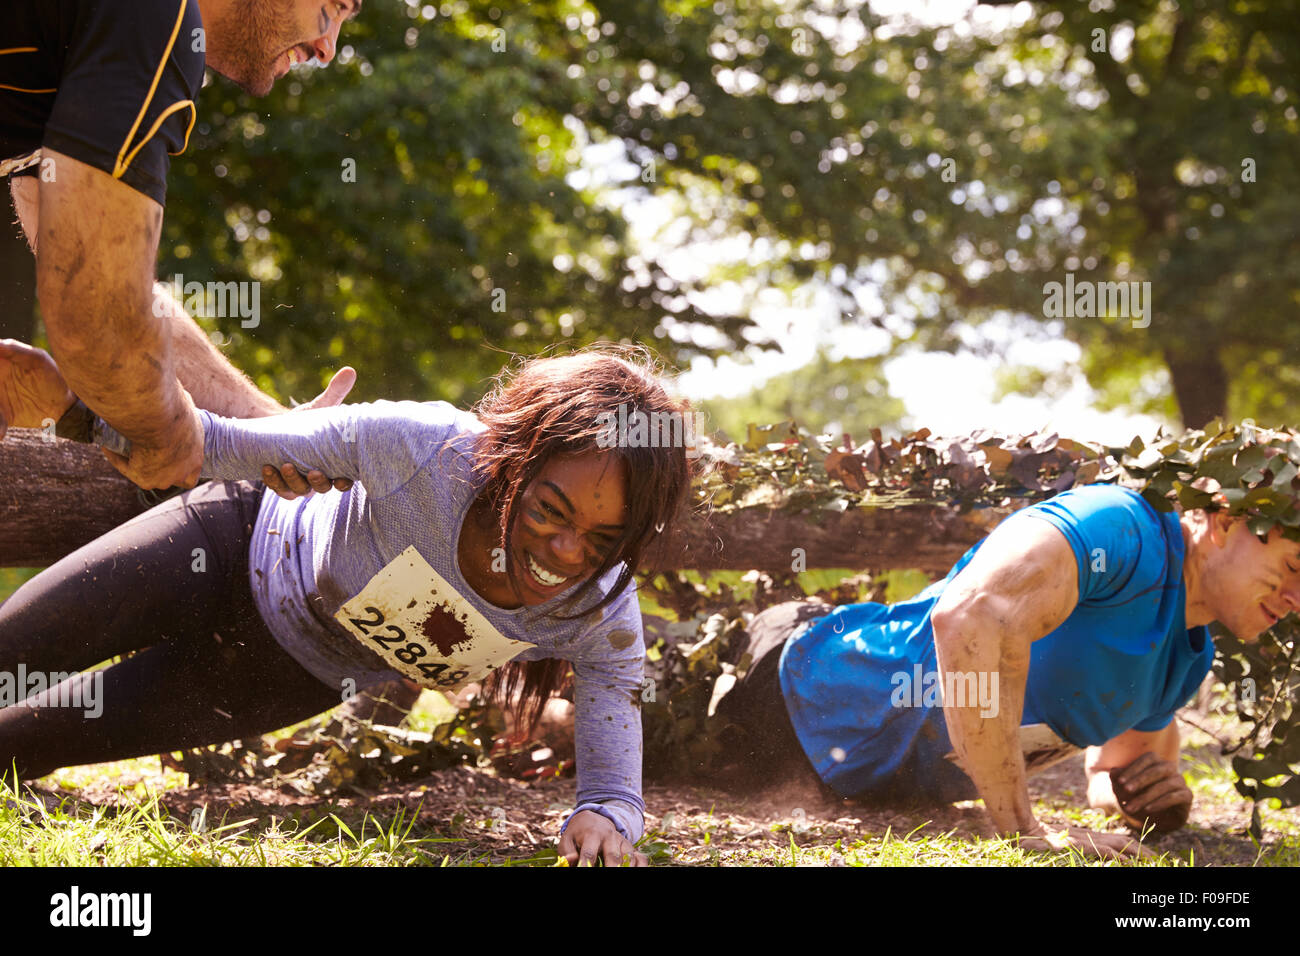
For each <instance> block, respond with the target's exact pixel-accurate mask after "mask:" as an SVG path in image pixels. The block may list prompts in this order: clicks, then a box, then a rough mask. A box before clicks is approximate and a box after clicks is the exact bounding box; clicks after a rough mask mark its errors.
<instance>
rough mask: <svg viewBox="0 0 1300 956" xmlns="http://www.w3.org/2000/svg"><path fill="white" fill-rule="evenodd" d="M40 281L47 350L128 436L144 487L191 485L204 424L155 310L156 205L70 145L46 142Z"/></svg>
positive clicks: (131, 473) (133, 473)
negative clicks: (56, 147)
mask: <svg viewBox="0 0 1300 956" xmlns="http://www.w3.org/2000/svg"><path fill="white" fill-rule="evenodd" d="M45 160H46V161H47V162H50V163H52V166H51V167H50V168H51V169H52V170H53V172H54V175H52V176H50V177H49V178H48V179H46V178H45V177H42V178H41V182H40V184H39V190H40V201H39V206H38V209H39V213H38V217H39V218H38V227H37V241H36V244H35V246H36V288H37V294H38V296H39V297H40V301H41V312H42V314H43V315H44V317H45V331H46V335H47V337H48V338H49V342H50V351H51V353H52V354H53V356H54V359H55V361H57V362H58V364H59V369H60V371H61V372H62V374H63V377H64V378H65V379H66V380H67V383H68V386H69V387H70V388H71V389H72V391H73V392H75V393H76V394H77V395H78V396H79V397H80V398H81V399H82V401H84V402H85V403H86V404H87V405H89V406H90V407H91V408H92V409H94V410H95V411H96V412H97V413H98V414H99V415H100V416H101V417H103V418H104V419H105V420H106V421H108V422H110V423H111V424H112V425H113V426H114V427H115V428H116V429H118V431H120V432H122V433H123V434H124V435H125V436H126V437H127V438H129V439H131V441H132V443H133V446H134V447H133V450H132V453H131V459H130V466H129V468H125V469H124V468H123V467H122V465H121V464H120V462H117V463H116V464H118V467H119V469H120V470H123V471H124V473H125V474H126V475H127V477H128V478H130V479H131V480H132V481H135V482H136V483H137V484H139V485H141V486H142V487H146V488H165V487H168V486H171V485H185V486H189V485H193V484H194V483H195V481H197V480H198V476H199V469H200V467H201V465H202V462H203V433H202V430H201V429H200V428H199V427H198V424H197V416H196V415H195V413H194V406H193V403H192V401H191V400H190V397H189V395H188V394H187V393H186V391H185V389H184V388H182V387H181V385H180V383H179V381H178V380H177V378H176V374H175V365H174V358H173V349H172V336H171V330H170V325H171V321H170V320H168V319H163V318H161V317H159V316H156V315H154V312H153V286H154V275H153V272H154V262H155V259H156V257H157V253H158V237H159V234H160V232H161V228H162V207H161V206H159V205H158V204H157V203H156V202H154V201H153V200H152V199H150V198H149V197H147V196H145V195H143V194H142V193H139V192H137V191H136V190H134V189H132V188H131V187H130V186H128V185H126V184H125V183H123V182H120V181H118V180H115V179H113V178H112V177H111V176H108V175H106V174H105V173H103V172H102V171H100V170H98V169H94V168H93V167H91V166H87V165H86V164H84V163H81V162H78V161H77V160H75V159H73V158H72V157H70V156H66V155H63V154H61V153H58V152H56V151H53V150H47V151H46V155H45Z"/></svg>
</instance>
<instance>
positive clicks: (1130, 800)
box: [1110, 753, 1192, 833]
mask: <svg viewBox="0 0 1300 956" xmlns="http://www.w3.org/2000/svg"><path fill="white" fill-rule="evenodd" d="M1110 785H1111V789H1112V790H1114V791H1115V800H1116V802H1117V803H1118V804H1119V812H1120V816H1122V817H1123V818H1124V822H1125V823H1127V824H1128V825H1129V826H1130V827H1132V828H1133V829H1135V830H1138V831H1139V832H1140V831H1142V830H1147V829H1151V830H1154V831H1155V832H1156V833H1170V832H1172V831H1174V830H1177V829H1179V828H1180V827H1182V826H1183V825H1184V824H1185V823H1187V818H1188V816H1189V815H1190V814H1191V810H1192V790H1191V788H1190V787H1188V786H1187V781H1185V780H1184V779H1183V775H1182V774H1181V773H1179V772H1178V766H1177V765H1176V764H1173V763H1170V762H1169V761H1167V760H1161V759H1160V758H1159V757H1157V756H1156V755H1155V754H1153V753H1144V754H1143V755H1142V756H1140V757H1138V758H1137V759H1136V760H1134V761H1133V762H1132V763H1130V764H1129V765H1128V766H1127V767H1121V768H1120V769H1118V770H1112V771H1110Z"/></svg>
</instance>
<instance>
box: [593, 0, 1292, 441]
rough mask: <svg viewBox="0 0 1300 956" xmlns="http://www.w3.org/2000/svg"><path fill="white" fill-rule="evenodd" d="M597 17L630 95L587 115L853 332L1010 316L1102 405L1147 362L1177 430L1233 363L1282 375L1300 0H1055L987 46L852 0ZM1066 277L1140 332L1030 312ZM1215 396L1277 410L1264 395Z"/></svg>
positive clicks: (922, 332)
mask: <svg viewBox="0 0 1300 956" xmlns="http://www.w3.org/2000/svg"><path fill="white" fill-rule="evenodd" d="M985 6H1004V5H1003V4H996V3H994V4H985ZM597 7H598V9H599V10H600V12H601V15H602V18H603V19H604V20H605V21H607V22H609V23H611V24H613V25H614V26H615V29H614V30H613V32H612V34H611V38H610V39H609V40H608V41H606V45H607V46H608V47H614V46H615V45H617V49H618V50H619V51H620V52H621V54H622V57H621V59H618V60H616V59H614V58H602V59H601V60H600V61H599V62H598V64H597V66H596V69H598V70H601V71H602V75H604V76H606V77H608V78H609V80H610V83H611V89H612V90H615V91H617V90H618V89H620V88H621V89H623V90H625V91H627V92H626V94H625V95H624V96H619V97H616V96H614V95H611V96H610V97H609V98H608V102H600V101H597V102H596V103H595V107H596V110H595V112H594V113H593V114H590V115H588V116H584V119H585V120H586V121H587V122H589V123H591V124H593V125H599V126H600V127H602V128H604V129H606V130H608V131H610V132H611V133H613V134H615V135H619V136H622V137H623V138H624V139H625V141H627V142H628V143H629V147H630V148H632V149H634V150H637V151H640V152H645V151H649V152H650V153H652V154H653V155H654V156H655V157H657V158H658V159H661V160H662V161H663V162H664V163H665V164H668V165H669V166H671V169H670V170H669V172H667V173H666V174H665V178H666V179H673V180H674V181H682V182H684V181H687V180H688V179H689V178H690V177H697V178H704V179H707V180H709V181H711V182H713V183H715V184H717V185H718V187H719V188H720V189H721V190H722V192H723V194H724V195H725V196H727V197H728V201H727V202H719V203H717V204H716V207H715V208H710V209H708V210H707V212H708V214H709V216H710V217H711V218H712V219H713V220H714V223H713V225H714V226H715V227H716V219H717V217H718V216H719V215H726V216H727V217H728V219H729V220H730V222H731V230H732V231H740V232H741V233H742V234H749V235H753V236H755V237H764V238H769V239H771V240H772V242H773V243H774V245H775V246H776V248H777V249H778V250H779V251H781V255H779V256H778V257H776V259H774V261H773V262H772V263H769V264H768V271H769V274H770V275H771V276H773V277H774V278H776V277H780V276H781V275H783V274H786V275H791V276H793V277H794V278H796V279H804V278H808V277H811V276H814V275H816V276H820V277H821V278H823V279H824V280H826V281H829V282H830V283H832V284H833V285H834V286H835V287H836V288H837V289H839V290H840V291H841V292H842V293H843V312H844V315H845V317H846V319H848V320H851V321H874V322H879V323H881V324H884V325H886V327H889V328H890V329H891V330H892V331H894V332H895V333H896V334H897V335H899V336H900V338H907V337H910V336H916V337H917V338H918V339H919V340H920V341H921V342H922V343H924V344H925V345H927V346H929V347H932V348H953V347H955V346H956V345H957V343H958V341H959V333H960V330H961V329H962V328H963V326H964V325H965V323H968V322H978V321H980V320H982V319H985V318H988V317H990V316H992V315H994V314H996V313H997V312H999V311H1000V310H1007V309H1010V310H1018V311H1021V312H1023V313H1026V314H1028V315H1030V316H1034V317H1039V318H1041V319H1043V320H1044V321H1048V322H1050V323H1052V328H1060V329H1061V330H1062V331H1063V333H1064V334H1066V335H1068V336H1070V337H1071V338H1072V339H1074V340H1075V341H1077V342H1079V343H1080V344H1081V345H1083V346H1084V347H1085V349H1086V350H1087V352H1088V353H1089V355H1090V361H1089V362H1088V363H1087V368H1088V371H1089V374H1090V377H1091V378H1092V379H1093V380H1094V382H1095V383H1097V384H1099V385H1101V386H1102V387H1103V388H1104V389H1106V390H1108V391H1110V392H1112V393H1114V392H1119V391H1124V390H1130V391H1131V386H1129V385H1128V384H1127V383H1124V382H1114V383H1112V382H1111V379H1112V378H1113V377H1114V376H1115V375H1119V376H1121V377H1122V376H1124V375H1126V374H1128V373H1127V371H1126V369H1129V368H1131V367H1132V365H1131V364H1130V362H1136V363H1137V366H1138V367H1140V368H1154V369H1157V370H1158V369H1159V368H1160V366H1163V367H1164V369H1166V370H1167V372H1168V374H1169V375H1170V379H1171V382H1172V387H1173V390H1174V392H1175V393H1176V396H1177V399H1178V403H1179V406H1180V409H1181V412H1182V414H1183V417H1184V419H1185V420H1186V421H1187V422H1188V423H1189V424H1194V425H1200V424H1203V423H1204V422H1205V421H1207V420H1208V419H1209V418H1211V417H1213V416H1214V415H1215V414H1219V413H1222V412H1224V411H1225V406H1226V402H1227V399H1228V395H1229V391H1228V387H1229V386H1228V380H1229V371H1230V370H1235V369H1236V368H1238V367H1239V366H1240V365H1241V363H1242V362H1243V361H1245V360H1247V359H1248V360H1249V361H1250V362H1252V363H1253V364H1254V366H1255V371H1256V374H1257V375H1258V376H1262V377H1263V378H1264V380H1265V381H1267V379H1268V377H1269V376H1273V375H1276V374H1277V373H1278V372H1279V370H1280V369H1281V368H1283V367H1284V365H1285V362H1286V355H1287V352H1286V350H1287V349H1289V348H1291V347H1292V346H1293V344H1294V342H1293V338H1294V336H1295V334H1296V333H1295V332H1294V331H1293V323H1291V322H1289V321H1287V317H1288V316H1289V315H1290V313H1291V311H1292V310H1293V308H1294V304H1295V301H1296V296H1297V292H1298V291H1300V281H1297V280H1298V279H1300V276H1298V275H1297V271H1296V270H1297V267H1296V265H1295V261H1296V256H1295V251H1296V246H1297V235H1296V226H1295V223H1296V221H1297V213H1298V212H1300V199H1298V198H1297V197H1300V171H1298V170H1297V167H1296V164H1295V163H1294V162H1293V157H1294V155H1295V150H1296V146H1297V139H1296V134H1297V117H1296V109H1295V95H1296V94H1295V91H1294V89H1293V86H1294V70H1293V69H1292V68H1291V66H1290V63H1291V62H1292V61H1293V60H1294V51H1295V49H1296V46H1297V40H1298V39H1300V19H1298V18H1297V16H1296V14H1297V12H1298V11H1300V7H1298V6H1297V4H1296V3H1295V2H1280V3H1267V4H1265V3H1248V4H1241V3H1229V2H1227V0H1188V2H1183V3H1172V2H1168V0H1160V2H1157V0H1138V2H1133V3H1123V4H1115V3H1093V4H1084V3H1079V2H1076V0H1061V2H1056V3H1037V4H1034V5H1033V7H1032V15H1031V16H1030V18H1029V19H1028V20H1027V21H1026V22H1024V23H1023V24H1022V25H1020V26H1018V27H1014V28H1011V29H1008V30H1006V31H1005V32H1004V33H1002V34H1000V35H994V36H978V35H974V34H972V33H970V32H969V31H965V32H962V31H959V30H957V29H952V28H942V29H938V30H915V31H912V32H907V33H896V32H895V33H890V32H888V31H887V30H886V28H885V27H884V26H883V25H882V24H881V23H880V22H879V21H878V20H876V19H875V18H873V17H872V15H871V13H870V11H869V9H868V8H866V7H863V6H860V5H856V4H852V3H829V4H821V3H818V4H812V3H796V4H788V5H782V6H780V7H779V8H778V7H777V6H776V5H774V4H770V3H765V2H746V0H723V2H720V3H689V2H679V3H674V4H671V5H667V4H664V5H661V4H647V3H643V2H640V0H609V2H601V3H598V4H597ZM1126 38H1127V39H1129V40H1131V42H1128V43H1127V44H1125V40H1126ZM1121 47H1125V48H1124V49H1121ZM630 59H636V60H638V61H640V62H641V63H642V64H643V67H642V69H640V70H639V71H638V73H637V74H636V75H635V76H634V77H631V78H629V77H627V76H626V74H625V71H624V69H623V67H622V66H621V62H622V61H623V60H630ZM620 81H621V84H620ZM646 85H648V86H649V87H651V88H652V89H653V94H651V93H649V92H646V91H645V90H644V89H643V87H645V86H646ZM633 90H641V92H640V93H639V94H638V96H637V97H636V98H635V99H634V97H633V96H632V91H633ZM646 102H657V103H658V105H657V106H655V107H653V108H650V107H646V106H643V105H639V104H644V103H646ZM1248 161H1249V162H1248ZM1065 272H1075V273H1077V274H1078V275H1077V277H1078V278H1079V279H1087V280H1091V281H1119V280H1125V281H1149V282H1150V283H1151V289H1152V298H1153V303H1154V314H1153V316H1151V317H1150V319H1151V321H1150V325H1149V326H1148V327H1146V328H1135V327H1134V325H1133V322H1132V321H1131V319H1130V318H1125V317H1120V316H1115V315H1103V316H1100V317H1098V318H1080V319H1065V320H1064V321H1063V322H1062V321H1058V320H1055V319H1050V318H1049V317H1047V316H1045V315H1044V285H1045V284H1046V283H1047V282H1052V281H1062V280H1063V279H1064V273H1065ZM873 284H874V285H876V286H878V287H879V288H880V289H881V293H882V294H881V296H880V298H879V299H875V297H871V298H870V299H866V300H864V298H863V297H862V296H861V295H860V291H861V288H862V287H863V286H867V285H873ZM1116 359H1118V360H1116ZM1260 392H1263V394H1260ZM1232 397H1233V398H1234V400H1236V401H1239V402H1240V403H1241V405H1240V407H1234V409H1233V411H1234V412H1238V413H1247V414H1255V413H1257V412H1258V413H1262V412H1265V411H1268V412H1272V413H1282V412H1285V411H1288V410H1289V409H1290V405H1289V403H1287V402H1286V401H1285V400H1284V399H1283V398H1281V396H1279V395H1278V393H1277V391H1276V390H1270V389H1268V388H1267V386H1264V387H1263V388H1262V389H1254V390H1252V389H1250V388H1249V387H1246V386H1244V385H1242V386H1239V387H1238V386H1234V388H1233V390H1232ZM1142 401H1143V402H1144V403H1148V400H1147V399H1146V398H1143V399H1142ZM1148 404H1149V403H1148Z"/></svg>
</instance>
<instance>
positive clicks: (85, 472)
mask: <svg viewBox="0 0 1300 956" xmlns="http://www.w3.org/2000/svg"><path fill="white" fill-rule="evenodd" d="M147 507H148V500H147V499H146V498H145V496H144V494H143V493H142V492H140V490H139V489H138V488H136V486H135V485H133V484H131V482H129V481H127V480H126V479H125V478H123V477H122V476H121V475H120V474H118V472H117V471H116V470H115V469H114V468H113V466H112V465H110V464H109V463H108V462H107V461H106V460H105V459H104V455H103V453H102V452H101V451H100V450H99V448H97V447H95V446H93V445H83V444H80V443H78V442H71V441H63V440H60V439H53V438H51V437H50V436H49V435H47V434H46V433H45V432H43V431H40V430H38V429H29V428H11V429H9V433H8V435H6V436H5V439H4V441H3V442H0V567H10V568H12V567H33V568H35V567H45V566H47V565H50V564H53V563H54V562H55V561H57V560H58V559H59V558H61V557H63V556H64V555H65V554H68V553H69V552H71V551H74V550H76V549H77V548H79V547H81V546H82V545H83V544H85V543H86V542H88V541H93V540H94V539H95V538H97V537H99V536H100V535H101V534H104V533H105V532H107V531H110V530H111V529H113V528H115V527H116V526H117V525H119V524H121V523H122V522H124V521H126V520H127V519H129V518H131V517H133V516H134V515H137V514H139V513H140V512H141V511H144V510H145V509H146V508H147Z"/></svg>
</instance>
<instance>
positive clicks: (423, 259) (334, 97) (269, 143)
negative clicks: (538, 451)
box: [159, 0, 746, 401]
mask: <svg viewBox="0 0 1300 956" xmlns="http://www.w3.org/2000/svg"><path fill="white" fill-rule="evenodd" d="M428 14H433V15H432V16H428ZM498 16H499V14H498ZM562 22H563V18H562V17H561V16H560V14H559V8H557V7H548V5H545V4H537V5H532V6H531V7H529V8H528V9H527V11H526V13H525V14H524V15H522V16H521V18H520V19H518V20H515V21H513V22H512V23H511V25H510V27H509V29H508V30H502V29H501V28H500V27H498V26H495V25H494V22H493V19H492V16H491V15H490V12H489V10H488V9H487V8H486V6H484V7H479V6H471V5H468V4H464V3H457V4H446V5H444V6H443V7H442V8H441V9H440V11H439V10H435V8H433V7H431V6H424V7H421V6H419V5H412V4H407V3H402V2H394V0H380V2H374V3H371V4H367V5H366V9H365V12H364V15H363V16H361V17H359V18H358V19H357V20H356V21H355V25H351V24H350V25H349V26H348V27H347V28H346V32H345V35H344V41H345V45H344V46H343V47H342V48H341V50H340V55H339V57H338V59H337V60H336V62H335V63H334V64H332V65H331V66H330V67H329V68H328V69H327V70H317V69H314V68H300V69H298V70H296V71H295V72H294V73H293V74H292V76H290V77H286V78H285V79H284V80H281V81H280V83H279V84H277V88H276V89H275V90H274V91H273V93H272V94H271V95H270V96H269V97H267V98H266V99H265V100H256V101H255V100H252V99H250V98H248V97H246V96H244V95H243V94H241V93H240V92H239V91H238V90H237V89H236V88H234V87H233V86H232V85H230V84H229V83H227V82H226V81H224V80H222V79H220V78H217V79H215V81H214V82H213V83H212V84H210V85H209V86H208V87H207V88H206V89H205V90H204V91H203V93H202V95H201V97H200V102H199V121H198V125H197V127H196V129H195V131H194V134H193V136H192V138H191V141H190V146H189V149H188V151H187V152H186V153H185V154H184V155H183V156H182V157H181V158H180V159H178V160H177V161H176V162H175V164H174V170H173V175H172V181H171V189H170V199H169V203H168V210H167V217H166V224H165V233H164V239H163V249H162V256H161V258H162V262H161V264H160V269H159V272H160V275H161V276H162V277H163V278H164V280H168V279H170V277H171V276H173V275H175V274H180V275H182V276H183V277H185V279H186V280H187V281H191V280H197V281H200V282H205V283H206V282H209V281H216V282H225V281H240V280H247V279H250V278H251V279H254V280H258V281H259V282H261V303H262V304H261V321H260V324H258V325H257V326H256V327H250V328H244V327H242V324H241V322H240V321H239V320H238V319H229V318H227V319H221V318H216V319H212V320H209V321H208V323H207V324H208V325H209V327H210V328H212V329H213V331H214V332H215V333H216V334H217V335H219V336H220V337H221V339H222V341H223V342H224V343H226V345H227V348H228V350H229V354H230V355H231V357H232V359H233V360H234V361H236V363H237V364H239V365H240V366H241V367H243V368H245V369H246V370H248V371H249V372H250V374H252V375H254V377H255V379H256V381H257V382H258V384H259V385H260V386H262V387H263V388H265V389H267V390H268V391H271V392H273V393H278V394H280V395H281V396H288V395H292V396H296V397H297V398H298V399H300V400H301V399H304V398H306V397H309V396H310V395H312V394H314V393H315V392H316V391H317V390H318V388H319V387H320V385H321V383H322V381H323V380H324V379H325V378H326V377H327V375H328V372H329V371H330V369H332V368H333V367H334V366H336V365H337V364H341V363H344V362H347V363H350V364H353V365H354V366H356V367H357V369H358V371H359V373H360V378H359V383H358V386H357V392H356V397H357V398H360V399H365V398H373V397H378V396H381V395H382V396H389V397H413V398H444V399H449V400H457V401H469V400H472V399H473V398H474V397H477V394H478V393H479V392H481V390H482V388H483V385H484V380H485V378H486V377H487V376H489V375H491V374H492V373H494V372H495V371H496V370H497V369H498V368H499V367H500V366H501V365H502V364H503V362H504V361H505V359H506V356H505V355H504V354H502V350H511V351H518V352H534V351H537V350H539V349H542V348H545V347H547V346H550V345H553V344H555V343H562V344H571V345H574V346H576V345H580V344H583V343H586V342H590V341H593V340H596V339H600V338H605V339H633V338H636V339H641V340H645V341H654V340H655V339H656V328H657V327H659V326H661V320H662V318H663V316H665V315H678V316H681V317H682V318H684V319H688V320H689V319H694V320H699V321H706V320H707V322H708V323H709V324H711V325H714V326H715V327H716V328H718V329H719V330H720V331H721V332H722V333H723V334H724V336H725V335H727V334H728V333H734V331H735V330H736V329H738V328H739V327H741V326H742V325H744V324H746V323H745V322H744V320H741V319H739V318H736V317H729V316H710V315H705V314H703V313H700V312H697V311H696V310H695V309H694V308H693V307H692V306H690V305H689V304H688V302H687V300H686V297H685V295H684V290H682V289H680V288H678V287H677V286H676V284H675V283H673V282H672V281H671V280H669V279H668V278H667V277H666V276H665V275H664V274H663V272H662V270H661V269H660V268H659V267H658V266H657V264H656V263H654V262H646V261H642V260H638V259H635V258H634V257H632V256H631V255H630V254H629V252H628V250H627V247H626V244H625V241H624V239H625V232H626V229H625V225H624V223H623V221H622V220H621V218H620V217H619V215H618V214H616V213H614V212H611V211H609V210H608V209H606V208H604V207H602V206H601V205H600V204H599V202H598V201H597V196H596V195H595V194H594V193H592V192H579V191H577V190H575V189H574V188H572V187H571V186H570V185H569V184H568V183H567V182H566V180H565V174H566V173H567V172H569V171H570V170H572V169H574V168H576V167H577V165H578V162H579V153H578V148H579V146H580V145H581V142H582V135H583V134H582V129H581V125H580V124H578V123H577V122H575V121H574V119H573V118H572V113H573V112H574V111H575V110H576V109H577V108H578V107H579V106H580V105H581V104H582V103H583V102H584V101H585V100H589V99H590V98H591V97H593V96H595V95H601V94H599V91H597V90H596V89H595V88H593V87H590V85H589V84H587V83H586V82H584V81H583V80H582V78H581V77H580V76H579V77H572V76H570V75H569V73H568V72H567V65H568V61H569V59H575V60H576V59H578V58H579V54H580V52H581V51H580V50H575V51H572V53H573V56H572V57H568V56H566V57H563V58H561V57H558V56H557V55H556V54H557V51H556V50H555V49H554V47H553V46H552V45H550V44H551V41H549V40H548V41H547V42H546V43H543V42H541V41H540V40H539V39H538V38H537V34H538V33H539V32H545V33H547V34H563V32H564V31H563V28H562V27H561V26H560V24H561V23H562ZM660 332H662V329H660ZM668 345H669V346H671V347H670V348H669V349H668V351H669V352H670V353H671V354H672V355H673V357H676V358H682V357H683V356H689V355H690V354H698V352H699V351H700V350H699V349H695V348H693V347H692V346H691V344H690V343H689V342H688V343H683V344H682V345H681V346H680V347H676V346H673V343H668Z"/></svg>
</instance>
